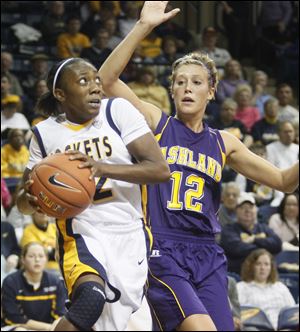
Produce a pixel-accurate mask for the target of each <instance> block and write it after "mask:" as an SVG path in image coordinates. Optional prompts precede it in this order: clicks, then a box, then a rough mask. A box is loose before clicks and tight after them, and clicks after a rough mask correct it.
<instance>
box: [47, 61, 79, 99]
mask: <svg viewBox="0 0 300 332" xmlns="http://www.w3.org/2000/svg"><path fill="white" fill-rule="evenodd" d="M73 59H74V58H69V59H67V60H65V61H64V62H63V63H62V64H61V65H60V66H59V67H58V68H57V71H56V73H55V75H54V79H53V88H52V93H53V95H54V91H55V84H56V80H57V77H58V74H59V72H60V71H61V69H62V67H63V66H64V65H65V64H67V63H68V62H69V61H71V60H73Z"/></svg>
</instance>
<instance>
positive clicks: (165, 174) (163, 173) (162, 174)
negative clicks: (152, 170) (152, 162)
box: [157, 161, 171, 182]
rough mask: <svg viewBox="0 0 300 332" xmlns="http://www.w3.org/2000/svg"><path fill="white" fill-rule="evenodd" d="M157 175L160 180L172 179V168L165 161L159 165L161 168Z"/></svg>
mask: <svg viewBox="0 0 300 332" xmlns="http://www.w3.org/2000/svg"><path fill="white" fill-rule="evenodd" d="M157 177H158V181H159V182H167V181H169V180H170V177H171V172H170V168H169V165H168V164H167V163H166V162H165V161H164V162H163V163H161V164H160V165H159V168H158V170H157Z"/></svg>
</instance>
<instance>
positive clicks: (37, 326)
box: [21, 319, 51, 331]
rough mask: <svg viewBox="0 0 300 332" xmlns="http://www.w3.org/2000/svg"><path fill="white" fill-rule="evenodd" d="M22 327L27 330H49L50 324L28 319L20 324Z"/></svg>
mask: <svg viewBox="0 0 300 332" xmlns="http://www.w3.org/2000/svg"><path fill="white" fill-rule="evenodd" d="M21 326H22V327H25V328H26V329H28V330H34V331H50V328H51V324H48V323H44V322H40V321H37V320H33V319H29V320H28V321H27V322H26V323H25V324H21Z"/></svg>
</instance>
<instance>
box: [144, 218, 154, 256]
mask: <svg viewBox="0 0 300 332" xmlns="http://www.w3.org/2000/svg"><path fill="white" fill-rule="evenodd" d="M144 223H145V229H146V231H147V233H148V237H149V246H150V248H149V249H150V251H151V250H152V246H153V235H152V232H151V230H150V228H149V227H148V226H147V224H146V219H145V218H144Z"/></svg>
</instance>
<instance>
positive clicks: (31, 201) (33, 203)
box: [23, 179, 44, 213]
mask: <svg viewBox="0 0 300 332" xmlns="http://www.w3.org/2000/svg"><path fill="white" fill-rule="evenodd" d="M33 182H34V181H33V180H31V179H29V180H27V181H26V182H25V183H24V187H23V190H24V195H25V198H26V201H27V203H28V205H29V206H30V207H31V208H32V209H33V211H32V213H34V212H36V211H37V212H40V213H44V212H43V211H42V209H41V208H40V207H39V206H38V198H37V197H36V196H34V195H32V194H31V193H30V187H31V186H32V184H33Z"/></svg>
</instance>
